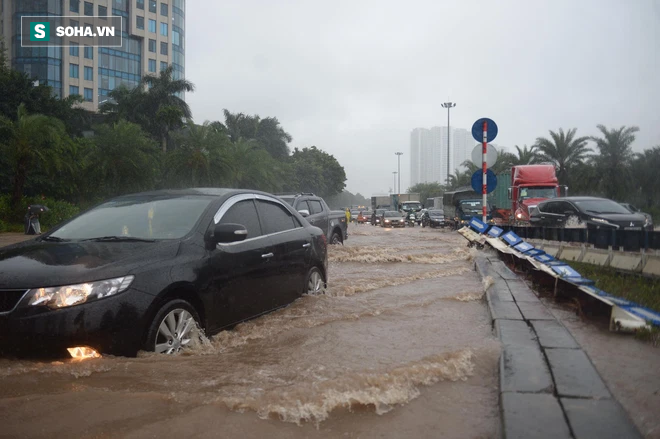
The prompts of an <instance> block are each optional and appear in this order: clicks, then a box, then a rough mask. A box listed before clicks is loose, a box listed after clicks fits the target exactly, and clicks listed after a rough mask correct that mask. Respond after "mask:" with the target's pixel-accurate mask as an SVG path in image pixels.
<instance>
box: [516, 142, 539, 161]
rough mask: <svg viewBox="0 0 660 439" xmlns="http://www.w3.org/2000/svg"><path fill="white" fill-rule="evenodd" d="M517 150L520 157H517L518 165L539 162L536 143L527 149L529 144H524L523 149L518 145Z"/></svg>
mask: <svg viewBox="0 0 660 439" xmlns="http://www.w3.org/2000/svg"><path fill="white" fill-rule="evenodd" d="M516 151H517V152H518V157H516V163H515V164H516V165H533V164H535V163H538V157H537V155H536V146H535V145H532V147H531V148H529V149H527V145H525V146H523V148H522V149H520V147H519V146H518V145H516Z"/></svg>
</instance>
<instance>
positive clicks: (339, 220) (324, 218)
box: [278, 193, 357, 244]
mask: <svg viewBox="0 0 660 439" xmlns="http://www.w3.org/2000/svg"><path fill="white" fill-rule="evenodd" d="M278 196H279V197H280V198H281V199H282V200H284V201H286V202H287V203H289V204H290V205H291V206H293V208H294V209H295V210H296V211H298V213H300V214H301V215H302V216H303V217H304V218H305V219H306V220H307V221H308V222H309V223H310V224H311V225H313V226H316V227H318V228H319V229H321V230H323V232H325V236H326V238H327V239H328V242H329V243H330V244H343V243H344V241H346V240H347V239H348V224H347V223H346V212H345V211H341V210H330V208H329V207H328V205H327V204H326V203H325V201H324V200H323V198H321V197H317V196H316V195H314V194H312V193H301V194H288V195H278ZM351 218H352V220H355V219H356V218H357V217H355V218H353V217H352V215H351Z"/></svg>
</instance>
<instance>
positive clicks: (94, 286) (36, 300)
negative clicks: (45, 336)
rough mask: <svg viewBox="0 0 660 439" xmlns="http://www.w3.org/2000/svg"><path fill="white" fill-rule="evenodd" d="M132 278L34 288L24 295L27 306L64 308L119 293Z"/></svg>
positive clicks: (127, 285) (126, 287)
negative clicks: (27, 299) (26, 299)
mask: <svg viewBox="0 0 660 439" xmlns="http://www.w3.org/2000/svg"><path fill="white" fill-rule="evenodd" d="M133 279H134V276H124V277H118V278H115V279H108V280H100V281H96V282H88V283H83V284H76V285H66V286H62V287H52V288H35V289H32V290H30V291H28V294H27V295H26V297H28V298H29V301H28V305H29V306H47V307H49V308H50V309H58V308H65V307H67V306H73V305H78V304H81V303H85V302H88V301H92V300H97V299H103V298H104V297H109V296H112V295H115V294H118V293H121V292H123V291H125V290H126V289H128V287H129V286H130V285H131V282H133Z"/></svg>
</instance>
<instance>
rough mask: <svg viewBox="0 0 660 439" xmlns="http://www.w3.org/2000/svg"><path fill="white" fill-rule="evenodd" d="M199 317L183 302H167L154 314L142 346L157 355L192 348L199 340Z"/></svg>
mask: <svg viewBox="0 0 660 439" xmlns="http://www.w3.org/2000/svg"><path fill="white" fill-rule="evenodd" d="M199 328H200V325H199V315H198V314H197V311H195V308H193V306H192V305H190V303H188V302H186V301H185V300H181V299H175V300H171V301H169V302H167V303H166V304H165V305H163V306H162V308H161V309H160V310H159V311H158V312H157V313H156V316H155V317H154V319H153V321H152V322H151V325H150V326H149V330H148V332H147V339H146V342H145V345H144V348H145V350H147V351H153V352H156V353H158V354H174V353H177V352H179V351H181V350H182V349H184V348H186V347H192V346H193V345H194V344H195V343H196V342H197V341H198V339H199V338H200V335H201V333H200V329H199Z"/></svg>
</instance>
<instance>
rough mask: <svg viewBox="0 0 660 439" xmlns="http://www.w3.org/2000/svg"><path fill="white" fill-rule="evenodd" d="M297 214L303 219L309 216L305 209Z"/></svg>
mask: <svg viewBox="0 0 660 439" xmlns="http://www.w3.org/2000/svg"><path fill="white" fill-rule="evenodd" d="M298 213H299V214H300V215H302V217H303V218H304V217H307V216H309V210H307V209H300V210H299V211H298Z"/></svg>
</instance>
